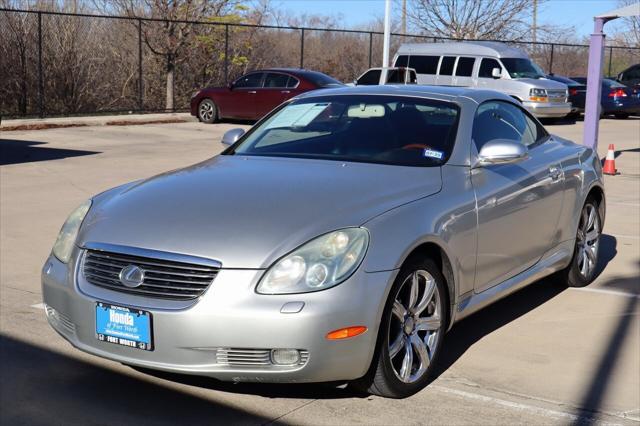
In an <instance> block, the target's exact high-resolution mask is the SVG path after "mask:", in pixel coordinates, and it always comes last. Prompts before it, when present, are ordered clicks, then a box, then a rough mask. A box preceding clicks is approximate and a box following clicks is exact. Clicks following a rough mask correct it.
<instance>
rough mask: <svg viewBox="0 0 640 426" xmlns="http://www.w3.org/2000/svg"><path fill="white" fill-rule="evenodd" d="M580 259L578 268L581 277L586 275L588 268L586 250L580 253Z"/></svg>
mask: <svg viewBox="0 0 640 426" xmlns="http://www.w3.org/2000/svg"><path fill="white" fill-rule="evenodd" d="M580 258H581V261H582V266H581V267H580V273H581V274H582V275H583V276H586V275H587V270H588V268H589V259H587V250H586V249H582V252H581V253H580Z"/></svg>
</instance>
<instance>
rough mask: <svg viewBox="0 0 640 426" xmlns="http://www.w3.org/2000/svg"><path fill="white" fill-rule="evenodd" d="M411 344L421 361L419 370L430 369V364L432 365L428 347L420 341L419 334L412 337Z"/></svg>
mask: <svg viewBox="0 0 640 426" xmlns="http://www.w3.org/2000/svg"><path fill="white" fill-rule="evenodd" d="M411 344H412V345H413V348H414V349H415V350H416V353H417V354H418V358H419V359H420V368H419V370H423V369H426V368H427V367H429V364H430V363H431V358H430V357H429V351H427V346H426V345H425V344H424V342H423V341H422V339H420V336H418V335H417V334H414V335H413V336H411Z"/></svg>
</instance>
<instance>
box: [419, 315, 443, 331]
mask: <svg viewBox="0 0 640 426" xmlns="http://www.w3.org/2000/svg"><path fill="white" fill-rule="evenodd" d="M440 325H441V321H440V317H438V316H436V315H433V316H430V317H426V318H419V319H418V320H417V321H416V330H418V331H436V330H438V329H440Z"/></svg>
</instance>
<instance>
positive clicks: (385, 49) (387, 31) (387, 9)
mask: <svg viewBox="0 0 640 426" xmlns="http://www.w3.org/2000/svg"><path fill="white" fill-rule="evenodd" d="M390 40H391V0H385V2H384V42H383V44H382V66H383V67H388V66H389V42H390Z"/></svg>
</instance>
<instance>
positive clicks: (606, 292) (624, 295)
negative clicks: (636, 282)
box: [569, 287, 640, 299]
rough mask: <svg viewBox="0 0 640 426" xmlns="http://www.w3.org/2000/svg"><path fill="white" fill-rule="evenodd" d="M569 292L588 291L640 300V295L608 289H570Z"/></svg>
mask: <svg viewBox="0 0 640 426" xmlns="http://www.w3.org/2000/svg"><path fill="white" fill-rule="evenodd" d="M569 290H576V291H588V292H590V293H603V294H610V295H612V296H622V297H630V298H632V299H640V294H635V293H627V292H626V291H618V290H609V289H607V288H590V287H570V288H569Z"/></svg>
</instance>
